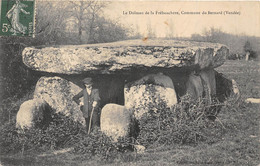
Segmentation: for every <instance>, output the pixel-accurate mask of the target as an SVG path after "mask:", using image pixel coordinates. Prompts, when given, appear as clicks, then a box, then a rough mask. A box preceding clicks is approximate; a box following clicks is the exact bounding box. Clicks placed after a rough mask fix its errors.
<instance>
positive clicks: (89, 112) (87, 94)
mask: <svg viewBox="0 0 260 166" xmlns="http://www.w3.org/2000/svg"><path fill="white" fill-rule="evenodd" d="M83 84H84V87H85V88H84V89H83V90H81V91H80V92H79V93H78V94H77V95H75V96H74V97H73V100H74V101H75V102H76V103H77V104H79V105H80V110H81V111H82V113H83V117H84V118H85V120H86V127H87V130H88V133H89V132H90V130H91V128H93V127H98V123H99V111H100V109H99V103H100V97H99V91H98V89H93V87H92V85H93V82H92V78H90V77H87V78H85V79H84V80H83ZM81 97H83V102H81V101H80V98H81Z"/></svg>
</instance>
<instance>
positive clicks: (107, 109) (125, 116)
mask: <svg viewBox="0 0 260 166" xmlns="http://www.w3.org/2000/svg"><path fill="white" fill-rule="evenodd" d="M131 117H132V115H131V112H130V111H129V110H127V109H126V107H124V106H121V105H117V104H107V105H105V106H104V107H103V109H102V110H101V117H100V129H101V131H102V132H104V133H105V134H106V135H107V136H109V137H112V139H113V141H114V142H116V141H117V139H118V138H119V137H125V136H129V134H130V127H131V126H130V125H131Z"/></svg>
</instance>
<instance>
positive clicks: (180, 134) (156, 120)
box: [137, 96, 221, 147]
mask: <svg viewBox="0 0 260 166" xmlns="http://www.w3.org/2000/svg"><path fill="white" fill-rule="evenodd" d="M158 107H159V108H157V110H158V111H157V113H154V111H150V112H148V113H145V114H144V115H143V116H142V118H141V120H140V124H139V127H140V133H139V136H138V137H137V142H139V143H140V144H142V145H144V146H146V147H152V146H158V145H173V144H176V143H179V144H196V143H198V142H199V141H208V142H212V141H213V140H214V139H216V138H217V135H218V134H219V133H220V131H218V132H217V133H215V134H216V135H212V136H211V135H210V134H212V133H214V132H212V131H211V130H213V129H215V130H219V129H221V128H219V126H218V125H219V124H217V123H215V122H214V121H212V120H210V119H212V117H214V118H216V115H217V113H218V111H219V104H218V103H217V102H213V103H209V101H208V100H207V99H200V100H198V101H193V100H191V99H190V97H189V96H185V97H183V98H182V99H181V102H180V103H178V104H176V106H175V107H174V108H173V109H170V108H166V107H165V105H160V106H158ZM214 118H213V119H214ZM213 142H214V141H213Z"/></svg>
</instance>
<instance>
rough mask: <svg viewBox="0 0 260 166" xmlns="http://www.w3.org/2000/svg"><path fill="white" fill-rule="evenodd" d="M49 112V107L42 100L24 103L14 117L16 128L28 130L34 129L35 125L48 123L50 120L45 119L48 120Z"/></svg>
mask: <svg viewBox="0 0 260 166" xmlns="http://www.w3.org/2000/svg"><path fill="white" fill-rule="evenodd" d="M50 111H51V110H50V107H49V105H48V104H47V103H46V102H45V101H44V100H42V99H39V98H37V99H32V100H28V101H25V102H24V103H23V104H22V105H21V106H20V109H19V111H18V113H17V115H16V127H18V128H21V129H24V128H28V129H29V128H32V127H35V125H36V123H40V122H42V121H44V120H45V121H48V120H50V119H46V118H50V117H48V115H50ZM44 118H45V119H44Z"/></svg>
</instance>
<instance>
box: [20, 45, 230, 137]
mask: <svg viewBox="0 0 260 166" xmlns="http://www.w3.org/2000/svg"><path fill="white" fill-rule="evenodd" d="M228 55H229V49H228V48H227V47H226V46H225V45H222V44H217V43H205V42H194V41H177V40H146V41H143V40H126V41H119V42H113V43H102V44H88V45H64V46H51V47H26V48H25V49H24V50H23V52H22V57H23V63H24V64H25V65H26V66H27V67H28V68H30V69H31V70H35V71H38V72H39V73H40V74H41V75H42V77H41V78H40V79H39V80H38V82H37V84H36V87H35V92H34V98H33V99H32V100H30V106H29V107H30V109H27V110H24V109H25V108H26V107H24V104H23V105H22V106H21V107H20V110H19V112H18V114H17V126H19V125H20V126H21V127H32V126H33V121H34V120H35V119H39V118H38V117H37V115H38V114H39V113H37V110H39V111H41V115H42V114H44V110H43V109H42V108H44V106H46V105H48V106H49V107H51V109H52V110H53V112H55V113H62V114H64V115H66V116H70V117H72V118H73V119H74V120H75V121H78V122H80V123H82V124H83V125H84V124H85V119H84V118H83V115H82V113H81V111H80V108H79V106H78V105H77V104H76V103H75V102H74V101H73V100H72V98H73V96H74V95H75V94H77V93H78V92H79V91H80V90H81V89H82V88H83V85H82V82H81V80H82V79H84V78H85V77H92V79H93V82H94V84H93V86H94V87H95V88H97V89H99V93H100V97H101V107H102V108H103V109H102V111H101V118H100V127H101V131H103V132H104V133H106V134H107V135H108V136H111V137H113V139H114V141H116V140H117V138H119V137H123V136H126V135H128V134H129V133H130V128H131V123H132V121H133V120H132V119H133V118H134V119H136V120H140V119H141V117H142V115H143V114H144V113H145V112H148V111H149V110H153V108H156V105H158V104H164V105H166V106H167V107H169V108H171V107H173V106H174V105H175V104H176V103H178V101H179V99H180V97H182V96H184V95H186V94H189V95H190V96H191V97H192V98H194V99H196V98H199V97H206V98H208V99H210V98H211V97H212V96H216V97H217V98H218V100H219V101H221V102H223V101H224V100H225V98H227V97H228V96H230V95H231V94H232V93H234V92H233V86H234V84H235V83H234V80H233V82H232V80H229V79H227V78H226V77H225V76H224V75H223V74H221V73H218V72H217V71H215V70H214V69H215V68H217V67H219V66H221V65H222V64H224V62H225V60H226V57H227V56H228ZM34 101H35V102H37V103H35V104H34V103H33V102H34ZM40 103H42V105H43V106H42V107H41V106H40V105H39V104H40ZM32 110H34V111H32ZM154 111H155V112H156V110H154ZM23 114H34V115H23ZM19 116H27V117H30V118H27V119H28V120H29V121H30V122H24V121H20V120H19V119H21V118H19ZM27 124H29V125H27ZM26 125H27V126H26Z"/></svg>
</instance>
